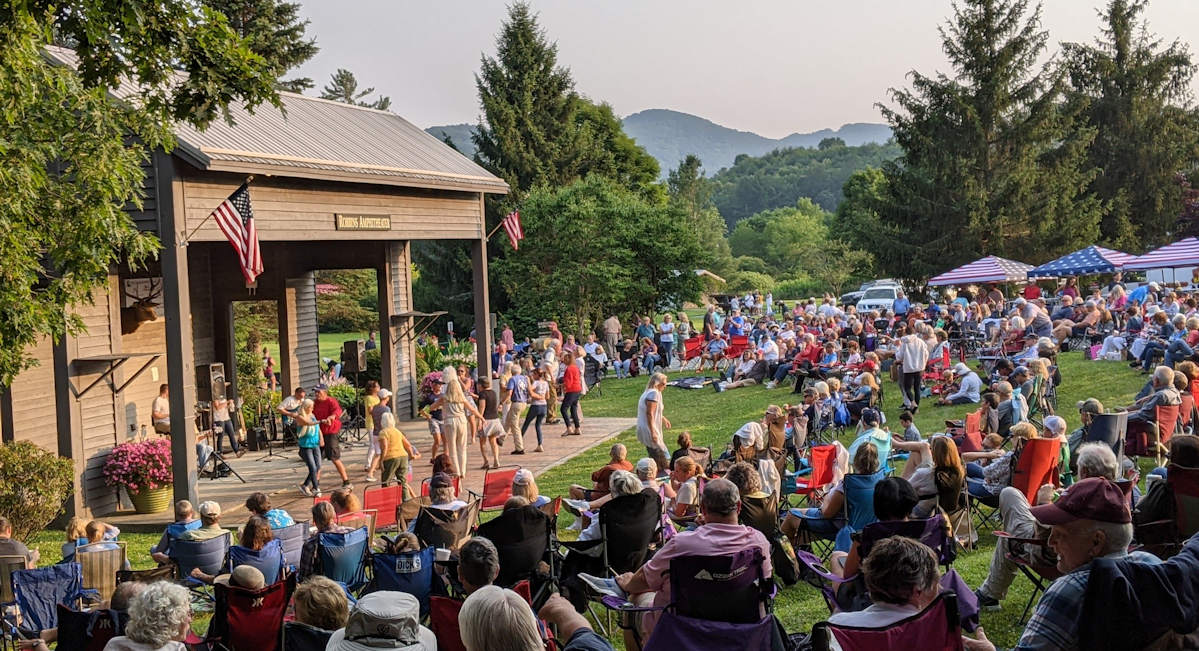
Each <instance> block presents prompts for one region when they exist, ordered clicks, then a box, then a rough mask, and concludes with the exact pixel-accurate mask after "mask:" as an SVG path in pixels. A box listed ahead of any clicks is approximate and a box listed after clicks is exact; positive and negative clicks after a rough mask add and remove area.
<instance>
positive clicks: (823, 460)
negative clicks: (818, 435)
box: [783, 445, 837, 507]
mask: <svg viewBox="0 0 1199 651" xmlns="http://www.w3.org/2000/svg"><path fill="white" fill-rule="evenodd" d="M809 454H810V455H811V464H810V466H809V469H808V477H807V479H800V478H799V472H794V473H786V474H785V476H784V484H783V486H784V492H785V493H786V494H787V506H789V507H794V504H792V503H791V496H792V495H799V496H801V497H803V498H804V499H806V500H807V502H808V504H809V505H812V504H814V503H815V502H816V501H817V500H818V499H819V498H821V497H823V495H824V487H825V486H828V485H829V484H831V483H832V482H833V470H834V467H835V466H836V463H837V447H836V446H834V445H817V446H814V447H812V448H811V451H810V453H809ZM792 481H793V482H794V488H791V486H790V484H791V482H792ZM788 488H790V490H787V489H788Z"/></svg>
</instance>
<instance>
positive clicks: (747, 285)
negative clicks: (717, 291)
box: [725, 271, 774, 293]
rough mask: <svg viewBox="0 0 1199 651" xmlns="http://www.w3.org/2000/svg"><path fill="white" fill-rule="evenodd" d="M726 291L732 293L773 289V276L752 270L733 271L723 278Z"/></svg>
mask: <svg viewBox="0 0 1199 651" xmlns="http://www.w3.org/2000/svg"><path fill="white" fill-rule="evenodd" d="M725 280H726V281H727V283H728V284H727V288H728V291H730V292H733V293H738V292H752V291H755V290H756V291H761V292H768V291H771V290H773V289H774V278H771V277H770V276H767V275H766V274H762V273H757V272H754V271H734V272H733V273H731V274H729V277H728V278H726V279H725Z"/></svg>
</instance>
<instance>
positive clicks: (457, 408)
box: [429, 366, 483, 480]
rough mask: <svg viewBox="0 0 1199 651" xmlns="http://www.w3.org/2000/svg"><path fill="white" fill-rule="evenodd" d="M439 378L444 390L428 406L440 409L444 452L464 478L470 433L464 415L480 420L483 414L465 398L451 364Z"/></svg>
mask: <svg viewBox="0 0 1199 651" xmlns="http://www.w3.org/2000/svg"><path fill="white" fill-rule="evenodd" d="M441 378H442V381H444V382H445V392H444V393H442V394H441V397H439V398H438V399H437V401H436V402H434V403H433V404H432V405H430V406H429V409H430V410H435V409H441V411H442V415H443V416H444V419H443V420H442V426H441V428H442V435H443V436H444V437H445V448H446V454H448V455H450V461H452V462H453V464H454V468H456V469H457V470H458V476H459V477H461V478H462V479H463V480H465V479H466V463H467V462H466V454H467V443H468V442H469V441H470V435H471V432H470V425H469V424H468V423H467V418H466V417H467V415H468V414H469V415H471V416H474V417H475V418H478V419H479V420H482V419H483V415H482V414H480V413H479V410H478V408H477V407H475V406H474V405H473V404H471V402H470V401H469V400H467V399H466V392H465V391H463V388H462V382H460V381H459V380H458V374H457V373H456V372H455V371H454V367H453V366H447V367H445V370H444V371H442V373H441Z"/></svg>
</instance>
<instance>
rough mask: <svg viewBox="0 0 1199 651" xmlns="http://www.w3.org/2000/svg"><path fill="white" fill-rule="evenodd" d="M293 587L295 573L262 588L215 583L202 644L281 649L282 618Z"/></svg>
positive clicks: (249, 650) (248, 650)
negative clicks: (212, 602)
mask: <svg viewBox="0 0 1199 651" xmlns="http://www.w3.org/2000/svg"><path fill="white" fill-rule="evenodd" d="M295 588H296V578H295V575H294V574H293V575H291V576H290V577H288V578H287V579H285V580H283V581H280V582H278V583H276V584H274V585H268V586H267V587H265V588H263V589H261V590H246V589H244V588H238V587H234V586H229V585H222V584H217V585H216V586H215V589H216V606H215V610H214V612H213V616H212V622H211V624H209V627H208V633H207V634H206V635H205V638H204V641H205V643H206V644H207V645H208V646H212V647H213V648H221V649H229V651H282V649H283V619H284V616H285V615H286V614H287V604H288V602H290V601H291V595H292V592H294V591H295ZM206 648H207V647H206Z"/></svg>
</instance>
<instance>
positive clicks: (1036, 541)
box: [991, 531, 1049, 547]
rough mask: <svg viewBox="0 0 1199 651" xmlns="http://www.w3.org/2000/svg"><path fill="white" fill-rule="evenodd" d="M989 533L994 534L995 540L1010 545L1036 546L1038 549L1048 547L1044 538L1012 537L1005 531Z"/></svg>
mask: <svg viewBox="0 0 1199 651" xmlns="http://www.w3.org/2000/svg"><path fill="white" fill-rule="evenodd" d="M991 533H992V534H994V535H995V537H996V538H1003V539H1004V540H1007V541H1008V542H1012V543H1020V544H1024V545H1037V546H1040V547H1048V546H1049V541H1048V540H1046V539H1044V538H1020V537H1019V536H1013V535H1012V534H1010V533H1008V532H1006V531H992V532H991Z"/></svg>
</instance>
